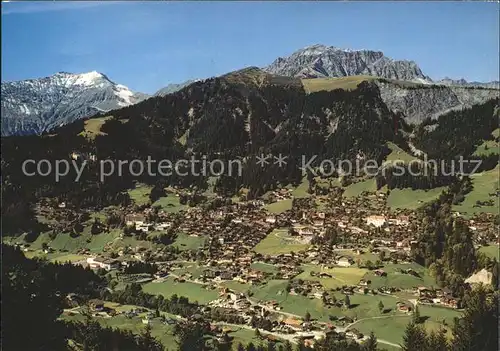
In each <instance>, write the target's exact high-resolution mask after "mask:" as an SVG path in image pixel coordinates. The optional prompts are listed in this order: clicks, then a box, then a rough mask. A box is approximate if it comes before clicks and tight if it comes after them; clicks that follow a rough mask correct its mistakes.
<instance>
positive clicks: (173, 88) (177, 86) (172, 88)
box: [154, 79, 199, 96]
mask: <svg viewBox="0 0 500 351" xmlns="http://www.w3.org/2000/svg"><path fill="white" fill-rule="evenodd" d="M198 81H199V80H198V79H190V80H187V81H185V82H182V83H173V84H169V85H167V86H166V87H164V88H161V89H160V90H158V91H157V92H156V93H155V94H154V96H165V95H168V94H173V93H175V92H177V91H179V90H181V89H182V88H184V87H187V86H188V85H190V84H193V83H194V82H198Z"/></svg>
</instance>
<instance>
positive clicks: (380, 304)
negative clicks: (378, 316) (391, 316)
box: [378, 301, 384, 313]
mask: <svg viewBox="0 0 500 351" xmlns="http://www.w3.org/2000/svg"><path fill="white" fill-rule="evenodd" d="M378 310H379V311H380V313H382V312H383V311H384V304H383V303H382V301H379V302H378Z"/></svg>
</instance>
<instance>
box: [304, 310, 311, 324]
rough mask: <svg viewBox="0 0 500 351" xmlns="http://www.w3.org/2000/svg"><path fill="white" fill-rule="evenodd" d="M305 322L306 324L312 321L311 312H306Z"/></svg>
mask: <svg viewBox="0 0 500 351" xmlns="http://www.w3.org/2000/svg"><path fill="white" fill-rule="evenodd" d="M304 320H305V321H306V322H310V321H311V314H310V313H309V311H306V315H305V316H304Z"/></svg>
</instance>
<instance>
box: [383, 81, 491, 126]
mask: <svg viewBox="0 0 500 351" xmlns="http://www.w3.org/2000/svg"><path fill="white" fill-rule="evenodd" d="M376 84H377V85H378V86H379V88H380V95H381V97H382V100H384V102H385V103H386V105H387V106H388V107H389V108H390V109H391V110H392V111H393V112H401V113H403V117H404V119H405V120H406V121H407V122H408V123H412V124H420V123H422V122H423V121H424V120H426V119H428V118H430V119H437V118H438V117H439V116H440V115H442V114H444V113H447V112H449V111H452V110H460V109H463V108H468V107H471V106H473V105H476V104H482V103H485V102H486V101H488V100H491V99H495V98H498V97H499V93H500V90H498V89H493V88H482V87H469V86H445V85H434V84H433V85H422V84H416V85H411V84H407V83H401V82H392V81H386V80H376Z"/></svg>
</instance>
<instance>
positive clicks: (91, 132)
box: [80, 116, 112, 140]
mask: <svg viewBox="0 0 500 351" xmlns="http://www.w3.org/2000/svg"><path fill="white" fill-rule="evenodd" d="M111 118H112V116H106V117H99V118H91V119H87V120H85V121H84V127H83V131H82V132H81V133H80V135H83V136H85V137H86V138H88V139H91V140H93V139H95V137H96V136H98V135H105V134H106V133H103V132H101V127H102V126H103V125H104V123H106V121H107V120H109V119H111Z"/></svg>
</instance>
